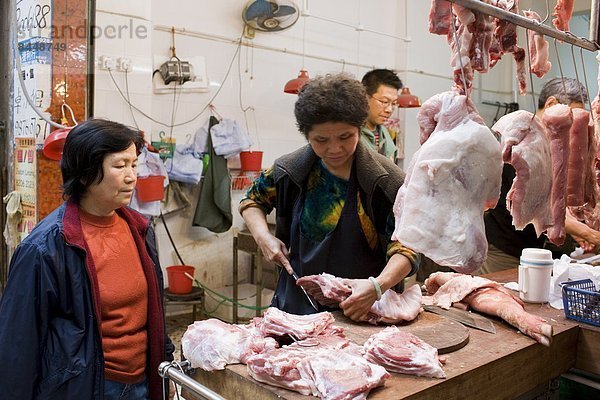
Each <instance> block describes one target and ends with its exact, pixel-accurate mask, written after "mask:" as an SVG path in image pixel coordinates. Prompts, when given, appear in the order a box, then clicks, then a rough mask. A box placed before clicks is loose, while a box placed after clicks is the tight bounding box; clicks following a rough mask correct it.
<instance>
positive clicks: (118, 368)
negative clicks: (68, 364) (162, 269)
mask: <svg viewBox="0 0 600 400" xmlns="http://www.w3.org/2000/svg"><path fill="white" fill-rule="evenodd" d="M80 215H81V227H82V229H83V236H84V238H85V241H86V243H87V245H88V248H89V250H90V253H91V257H92V259H93V260H94V265H95V268H96V273H97V277H98V286H99V288H100V309H101V312H102V315H101V318H102V325H101V329H102V349H103V351H104V371H105V376H106V379H108V380H112V381H117V382H121V383H126V384H132V383H137V382H140V381H141V380H142V379H143V376H144V371H145V369H146V350H147V346H148V343H147V342H148V338H147V331H146V322H147V314H148V285H147V282H146V277H145V275H144V271H143V270H142V264H141V261H140V257H139V254H138V251H137V247H136V246H135V242H134V240H133V236H132V235H131V231H130V230H129V226H128V225H127V223H126V222H125V220H123V219H122V218H121V217H119V215H118V214H117V213H114V214H113V215H112V216H110V217H98V216H94V215H91V214H88V213H85V212H84V211H83V210H80Z"/></svg>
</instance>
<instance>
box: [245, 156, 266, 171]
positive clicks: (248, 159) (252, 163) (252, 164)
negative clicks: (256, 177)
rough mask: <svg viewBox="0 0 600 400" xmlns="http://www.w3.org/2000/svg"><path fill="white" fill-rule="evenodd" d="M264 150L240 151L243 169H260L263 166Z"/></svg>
mask: <svg viewBox="0 0 600 400" xmlns="http://www.w3.org/2000/svg"><path fill="white" fill-rule="evenodd" d="M262 156H263V152H262V151H242V152H241V153H240V164H241V170H242V172H244V171H260V170H261V169H262V168H261V166H262Z"/></svg>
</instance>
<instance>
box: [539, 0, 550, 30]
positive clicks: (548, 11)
mask: <svg viewBox="0 0 600 400" xmlns="http://www.w3.org/2000/svg"><path fill="white" fill-rule="evenodd" d="M548 18H550V1H549V0H546V18H544V20H543V21H540V22H539V23H540V25H541V24H543V23H544V22H546V21H547V20H548Z"/></svg>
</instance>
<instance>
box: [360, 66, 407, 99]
mask: <svg viewBox="0 0 600 400" xmlns="http://www.w3.org/2000/svg"><path fill="white" fill-rule="evenodd" d="M362 84H363V85H365V88H366V89H367V94H368V95H369V96H370V95H372V94H373V93H375V92H376V91H377V89H379V86H381V85H386V86H391V87H393V88H395V89H396V90H400V89H402V81H401V80H400V78H398V75H396V73H395V72H394V71H392V70H389V69H374V70H371V71H369V72H367V73H366V74H365V76H363V78H362Z"/></svg>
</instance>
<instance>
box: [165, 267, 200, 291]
mask: <svg viewBox="0 0 600 400" xmlns="http://www.w3.org/2000/svg"><path fill="white" fill-rule="evenodd" d="M194 270H195V268H194V267H192V266H191V265H173V266H170V267H167V278H168V279H169V292H171V293H173V294H188V293H191V292H192V283H193V281H192V280H191V279H190V278H189V277H188V276H187V275H186V274H185V273H186V272H187V273H188V275H190V276H192V277H193V276H194Z"/></svg>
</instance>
